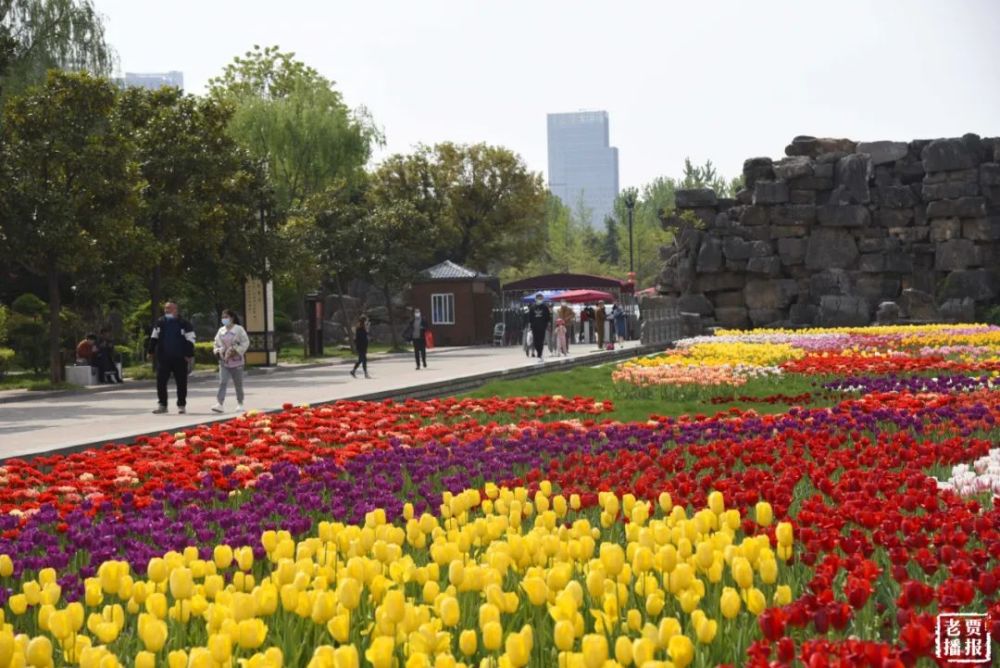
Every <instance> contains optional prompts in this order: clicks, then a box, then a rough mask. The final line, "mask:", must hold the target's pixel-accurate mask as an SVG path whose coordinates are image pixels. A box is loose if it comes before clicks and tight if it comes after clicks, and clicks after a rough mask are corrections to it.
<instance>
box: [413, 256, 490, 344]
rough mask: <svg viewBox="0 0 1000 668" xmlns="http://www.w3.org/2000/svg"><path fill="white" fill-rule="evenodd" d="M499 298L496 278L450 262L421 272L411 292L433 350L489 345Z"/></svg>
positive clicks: (447, 261) (446, 261) (414, 281)
mask: <svg viewBox="0 0 1000 668" xmlns="http://www.w3.org/2000/svg"><path fill="white" fill-rule="evenodd" d="M499 295H500V281H499V280H498V279H497V278H496V277H494V276H488V275H486V274H481V273H479V272H477V271H475V270H473V269H469V268H467V267H463V266H461V265H458V264H455V263H454V262H452V261H451V260H445V261H444V262H442V263H440V264H437V265H434V266H433V267H430V268H429V269H425V270H424V271H422V272H420V274H419V275H418V276H417V277H416V278H415V279H414V280H413V283H412V287H411V289H410V298H411V300H412V301H413V305H414V306H415V307H417V308H419V309H420V311H421V313H422V314H423V315H424V317H425V318H428V322H429V323H430V327H431V331H432V332H433V333H434V345H436V346H471V345H481V344H489V343H491V342H492V341H493V309H494V308H495V307H496V305H497V301H498V300H499Z"/></svg>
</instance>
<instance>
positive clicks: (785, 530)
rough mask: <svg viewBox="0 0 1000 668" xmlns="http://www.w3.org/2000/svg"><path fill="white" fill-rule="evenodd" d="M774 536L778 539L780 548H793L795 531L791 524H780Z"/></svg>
mask: <svg viewBox="0 0 1000 668" xmlns="http://www.w3.org/2000/svg"><path fill="white" fill-rule="evenodd" d="M774 535H775V536H776V537H777V539H778V545H779V546H780V547H791V546H792V542H793V531H792V525H791V523H790V522H778V527H777V528H776V529H775V530H774Z"/></svg>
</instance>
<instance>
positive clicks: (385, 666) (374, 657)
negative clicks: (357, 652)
mask: <svg viewBox="0 0 1000 668" xmlns="http://www.w3.org/2000/svg"><path fill="white" fill-rule="evenodd" d="M394 649H395V644H394V643H393V640H392V638H389V637H386V636H379V637H377V638H375V639H374V640H373V641H372V644H371V646H369V648H368V649H367V650H365V658H366V659H368V661H369V663H371V664H372V667H373V668H391V666H392V657H393V650H394Z"/></svg>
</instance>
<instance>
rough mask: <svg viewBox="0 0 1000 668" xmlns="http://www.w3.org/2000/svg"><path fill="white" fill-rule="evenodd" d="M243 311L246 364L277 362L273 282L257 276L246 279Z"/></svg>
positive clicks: (259, 364) (270, 363) (267, 364)
mask: <svg viewBox="0 0 1000 668" xmlns="http://www.w3.org/2000/svg"><path fill="white" fill-rule="evenodd" d="M243 305H244V306H243V312H244V315H245V318H246V330H247V336H248V337H249V338H250V349H249V350H248V351H247V355H246V360H247V364H252V365H258V366H270V365H272V364H277V363H278V353H277V351H276V350H275V348H274V284H273V283H272V282H271V281H268V282H267V283H264V282H263V281H261V280H260V279H259V278H251V279H248V280H247V282H246V283H245V284H244V286H243Z"/></svg>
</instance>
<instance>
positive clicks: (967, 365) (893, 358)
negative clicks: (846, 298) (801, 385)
mask: <svg viewBox="0 0 1000 668" xmlns="http://www.w3.org/2000/svg"><path fill="white" fill-rule="evenodd" d="M781 368H782V369H783V370H784V371H785V372H787V373H805V374H815V375H830V376H851V375H858V374H888V373H896V374H900V373H912V372H917V371H950V372H953V373H971V372H977V371H980V372H981V371H1000V362H989V361H984V362H960V361H956V360H949V359H945V358H944V357H941V356H939V355H927V356H919V357H918V356H911V355H902V354H901V355H886V354H881V355H871V354H865V355H854V354H850V353H831V352H819V353H810V354H808V355H806V356H805V357H802V358H800V359H797V360H789V361H787V362H784V363H783V364H782V365H781Z"/></svg>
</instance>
